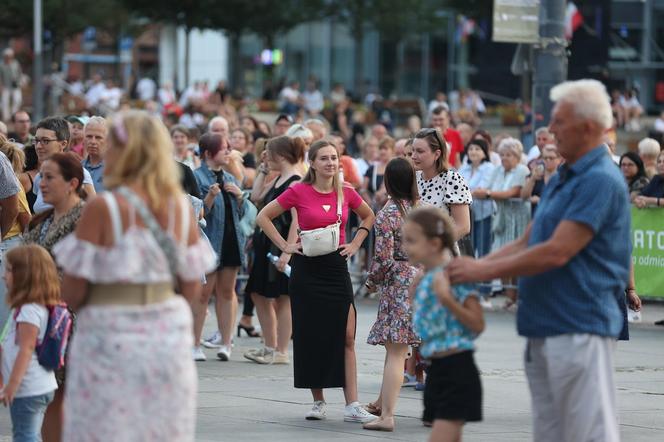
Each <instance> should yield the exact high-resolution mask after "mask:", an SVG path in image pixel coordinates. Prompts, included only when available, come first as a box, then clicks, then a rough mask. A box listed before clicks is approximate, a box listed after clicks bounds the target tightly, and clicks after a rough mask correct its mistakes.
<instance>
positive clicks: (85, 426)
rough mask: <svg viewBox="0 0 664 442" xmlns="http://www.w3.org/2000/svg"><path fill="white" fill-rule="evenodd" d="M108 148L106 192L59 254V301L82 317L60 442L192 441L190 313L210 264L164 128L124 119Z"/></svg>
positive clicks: (117, 121)
mask: <svg viewBox="0 0 664 442" xmlns="http://www.w3.org/2000/svg"><path fill="white" fill-rule="evenodd" d="M108 140H109V149H108V152H107V154H106V158H105V164H106V170H105V176H104V184H105V186H106V188H107V189H110V191H109V192H106V193H104V194H102V195H101V196H100V197H98V198H97V199H95V200H93V201H91V202H89V203H88V204H87V205H86V208H85V210H84V212H83V215H82V217H81V219H80V222H79V224H78V227H77V229H76V231H75V233H73V234H72V235H70V236H68V237H67V238H65V239H64V240H63V241H62V242H60V243H58V244H57V245H56V246H55V248H54V252H55V255H56V258H57V261H58V263H59V265H60V266H61V267H62V268H63V270H64V273H65V277H64V281H63V298H64V299H65V300H66V302H67V303H68V304H69V306H70V307H71V308H72V309H74V310H77V311H78V322H77V333H76V334H75V336H74V339H73V342H72V344H71V347H70V352H69V361H68V370H69V371H68V383H67V391H66V395H65V424H64V433H63V440H67V441H89V440H103V441H129V440H144V441H148V440H155V441H156V440H158V441H193V440H194V436H195V433H194V429H195V406H196V386H197V385H196V384H197V381H196V379H197V378H196V371H195V367H194V362H193V361H192V360H191V357H190V353H191V349H192V346H193V338H192V318H191V310H190V307H189V305H188V303H187V301H190V302H197V300H198V299H199V298H200V292H201V277H202V276H203V275H204V274H205V273H206V272H207V271H210V270H212V269H213V268H214V267H215V265H216V257H215V254H214V252H213V251H212V249H211V248H210V246H209V244H208V243H207V242H205V241H203V240H201V238H200V236H199V232H198V226H197V223H196V221H195V219H194V215H193V211H192V209H191V205H190V204H189V202H188V201H187V199H186V197H185V196H184V194H183V193H182V190H181V188H180V184H179V182H178V174H177V171H176V169H175V163H174V162H173V160H172V152H173V146H172V144H171V141H170V138H169V136H168V132H167V130H166V128H165V127H164V126H163V124H162V123H161V122H159V121H158V120H156V119H155V118H154V117H151V116H149V115H148V114H147V113H145V112H141V111H129V112H126V113H123V114H119V115H118V116H116V118H114V122H113V124H112V126H111V128H110V129H109V137H108ZM175 282H177V286H178V288H179V290H178V292H179V293H181V294H182V296H179V295H176V294H175V292H174V289H173V287H174V283H175ZM146 348H149V349H150V351H147V352H146V351H145V349H146Z"/></svg>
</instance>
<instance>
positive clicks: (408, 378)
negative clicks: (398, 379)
mask: <svg viewBox="0 0 664 442" xmlns="http://www.w3.org/2000/svg"><path fill="white" fill-rule="evenodd" d="M416 385H417V377H415V375H414V374H413V375H410V374H408V373H406V372H404V374H403V383H402V384H401V388H403V387H414V386H416Z"/></svg>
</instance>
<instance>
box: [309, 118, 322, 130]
mask: <svg viewBox="0 0 664 442" xmlns="http://www.w3.org/2000/svg"><path fill="white" fill-rule="evenodd" d="M304 126H305V127H309V126H319V127H322V128H324V129H327V126H326V125H325V123H323V122H322V121H321V120H319V119H318V118H310V119H308V120H307V121H305V122H304Z"/></svg>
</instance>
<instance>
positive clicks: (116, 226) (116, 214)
mask: <svg viewBox="0 0 664 442" xmlns="http://www.w3.org/2000/svg"><path fill="white" fill-rule="evenodd" d="M102 197H103V198H104V201H105V202H106V206H108V211H109V213H110V214H111V224H112V225H113V236H114V237H115V240H114V243H115V244H117V243H118V242H119V241H120V239H121V238H122V218H121V217H120V208H119V207H118V201H117V200H116V199H115V195H113V193H111V192H104V193H102Z"/></svg>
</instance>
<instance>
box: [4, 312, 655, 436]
mask: <svg viewBox="0 0 664 442" xmlns="http://www.w3.org/2000/svg"><path fill="white" fill-rule="evenodd" d="M494 302H495V303H496V304H498V303H500V300H498V301H494ZM357 305H358V328H357V346H356V348H357V354H358V373H359V389H360V400H361V401H362V402H364V403H366V402H368V401H371V400H374V399H375V398H376V396H377V393H378V390H379V389H380V381H381V374H382V366H383V357H384V352H383V349H382V348H380V347H372V346H370V345H367V344H365V340H366V337H367V334H368V332H369V328H370V326H371V324H372V322H373V320H374V318H375V314H376V308H377V302H376V301H370V300H362V301H358V303H357ZM662 318H664V306H656V305H655V306H653V305H646V306H645V312H644V323H643V324H638V325H633V326H632V327H631V334H632V340H631V341H630V342H621V343H619V344H618V350H617V353H616V381H617V386H618V403H619V408H620V419H621V432H622V435H623V441H627V442H636V441H662V440H664V327H656V326H653V325H648V324H646V323H645V322H649V323H650V324H652V322H653V321H655V320H656V319H662ZM213 319H214V317H213V316H212V315H210V316H209V317H208V321H207V324H206V331H210V329H211V328H212V327H213V322H214V321H213ZM486 319H487V329H486V332H485V333H484V335H483V336H482V337H481V338H480V339H479V341H478V352H477V362H478V365H479V367H480V369H481V371H482V382H483V386H484V412H485V419H484V421H483V422H481V423H478V424H470V425H468V426H467V427H466V430H465V436H466V437H465V439H464V440H467V441H526V440H531V438H532V436H531V424H530V419H531V416H530V399H529V396H528V389H527V385H526V379H525V375H524V372H523V368H522V360H521V359H522V352H523V347H524V341H523V339H521V338H519V337H518V336H517V335H516V331H515V327H514V314H512V313H507V312H503V311H494V312H487V314H486ZM258 345H259V340H258V339H255V338H254V339H252V338H246V337H243V338H240V339H238V338H235V348H234V350H233V355H232V357H231V361H230V362H226V363H222V362H219V361H216V360H215V359H216V358H214V352H212V351H208V357H210V359H209V360H208V361H207V362H202V363H198V365H197V367H198V370H199V380H200V384H199V390H200V395H199V398H198V424H197V435H196V440H197V441H288V442H295V441H317V442H324V441H341V440H344V441H361V440H372V439H373V440H399V441H425V440H426V439H427V437H428V430H427V429H426V428H424V427H423V426H422V425H421V423H420V420H419V417H420V413H421V410H422V404H421V393H420V392H417V391H415V390H414V389H412V388H407V389H402V391H401V397H400V399H399V405H398V411H397V414H398V415H397V419H396V424H397V428H396V431H395V432H394V433H376V432H369V431H366V430H363V429H362V427H361V425H360V424H351V423H344V422H343V406H344V401H343V393H342V391H341V389H334V390H329V391H327V392H326V399H327V402H328V404H329V408H328V419H327V420H326V421H321V422H315V421H306V420H305V419H304V417H303V416H304V413H305V412H306V411H307V410H308V409H309V407H310V404H311V396H310V394H309V392H308V391H307V390H296V389H294V388H293V386H292V385H293V380H292V367H291V366H261V365H257V364H254V363H251V362H249V361H246V360H244V358H243V357H242V353H243V352H244V351H245V350H246V349H248V348H250V347H252V346H258ZM146 351H150V349H146ZM10 431H11V430H10V422H9V415H8V412H7V411H6V409H4V408H3V409H0V441H2V442H4V441H8V440H10V438H9V435H10V434H11V433H10Z"/></svg>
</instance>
